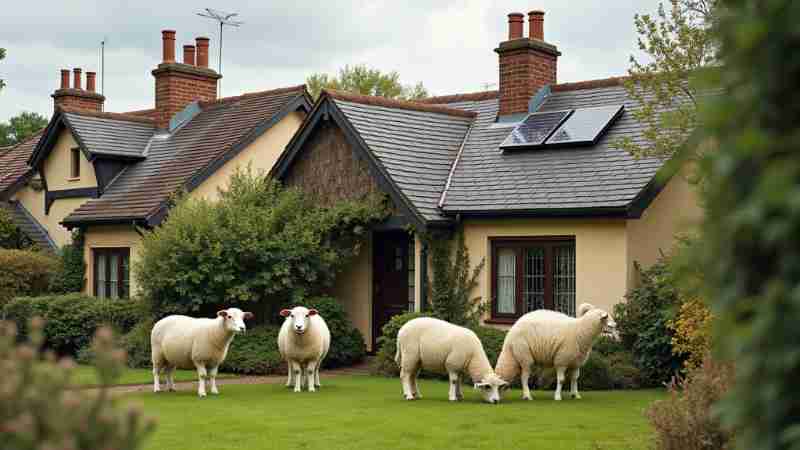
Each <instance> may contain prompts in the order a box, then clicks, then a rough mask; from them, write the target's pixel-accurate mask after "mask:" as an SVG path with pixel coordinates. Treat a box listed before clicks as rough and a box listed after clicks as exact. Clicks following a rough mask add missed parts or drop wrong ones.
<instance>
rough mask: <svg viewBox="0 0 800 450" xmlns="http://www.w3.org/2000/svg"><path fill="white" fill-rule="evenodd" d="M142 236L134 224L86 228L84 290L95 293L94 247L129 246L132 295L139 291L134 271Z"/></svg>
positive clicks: (90, 293) (91, 293)
mask: <svg viewBox="0 0 800 450" xmlns="http://www.w3.org/2000/svg"><path fill="white" fill-rule="evenodd" d="M141 240H142V237H141V236H140V235H139V233H138V232H137V231H136V229H135V228H133V226H130V225H103V226H92V227H88V228H87V229H86V234H85V239H84V247H83V250H84V251H83V258H84V262H85V263H86V285H85V287H84V292H85V293H87V294H89V295H94V289H93V286H94V264H93V262H94V259H93V257H92V256H93V252H92V249H95V248H111V247H128V248H130V266H131V273H130V275H129V277H130V292H131V296H135V295H136V293H137V290H138V289H137V285H136V275H135V273H134V272H133V265H134V262H135V261H136V260H137V258H138V257H139V254H138V247H139V243H140V242H141Z"/></svg>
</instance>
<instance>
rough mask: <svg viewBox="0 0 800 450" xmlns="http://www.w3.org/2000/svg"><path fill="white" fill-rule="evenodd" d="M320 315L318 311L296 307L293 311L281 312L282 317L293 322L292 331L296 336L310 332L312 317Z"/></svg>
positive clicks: (285, 310)
mask: <svg viewBox="0 0 800 450" xmlns="http://www.w3.org/2000/svg"><path fill="white" fill-rule="evenodd" d="M317 314H319V313H318V312H317V310H316V309H313V308H312V309H308V308H306V307H303V306H295V307H294V308H292V309H284V310H281V316H283V317H286V319H287V320H290V321H291V324H292V327H291V329H292V331H294V332H295V333H296V334H304V333H305V332H306V330H308V325H309V322H310V320H311V316H315V315H317Z"/></svg>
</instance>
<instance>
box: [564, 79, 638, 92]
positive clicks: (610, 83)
mask: <svg viewBox="0 0 800 450" xmlns="http://www.w3.org/2000/svg"><path fill="white" fill-rule="evenodd" d="M629 79H630V76H627V75H624V76H619V77H608V78H598V79H595V80H584V81H575V82H572V83H560V84H554V85H552V86H550V89H551V90H552V91H553V92H564V91H580V90H583V89H597V88H604V87H614V86H621V85H622V84H623V83H625V81H627V80H629Z"/></svg>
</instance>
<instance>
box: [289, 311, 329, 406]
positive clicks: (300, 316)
mask: <svg viewBox="0 0 800 450" xmlns="http://www.w3.org/2000/svg"><path fill="white" fill-rule="evenodd" d="M280 314H281V316H283V317H285V318H286V320H284V321H283V325H282V326H281V330H280V333H279V334H278V350H279V351H280V353H281V356H282V357H283V359H284V360H286V363H287V366H288V370H289V375H288V379H287V381H286V387H291V385H292V380H293V379H294V391H295V392H300V391H302V387H303V378H308V391H309V392H315V391H316V388H317V387H320V381H319V368H320V366H321V365H322V361H323V360H324V359H325V357H326V356H327V355H328V350H330V346H331V332H330V330H329V329H328V324H326V323H325V319H323V318H322V316H321V315H320V314H319V312H318V311H317V310H316V309H308V308H305V307H303V306H296V307H294V308H292V309H283V310H281V313H280Z"/></svg>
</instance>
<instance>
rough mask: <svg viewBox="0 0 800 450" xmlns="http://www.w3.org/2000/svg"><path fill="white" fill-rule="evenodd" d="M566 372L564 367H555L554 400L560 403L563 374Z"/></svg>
mask: <svg viewBox="0 0 800 450" xmlns="http://www.w3.org/2000/svg"><path fill="white" fill-rule="evenodd" d="M566 371H567V368H566V367H556V380H557V384H556V395H555V399H556V400H558V401H560V400H561V386H562V385H563V384H564V372H566Z"/></svg>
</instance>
